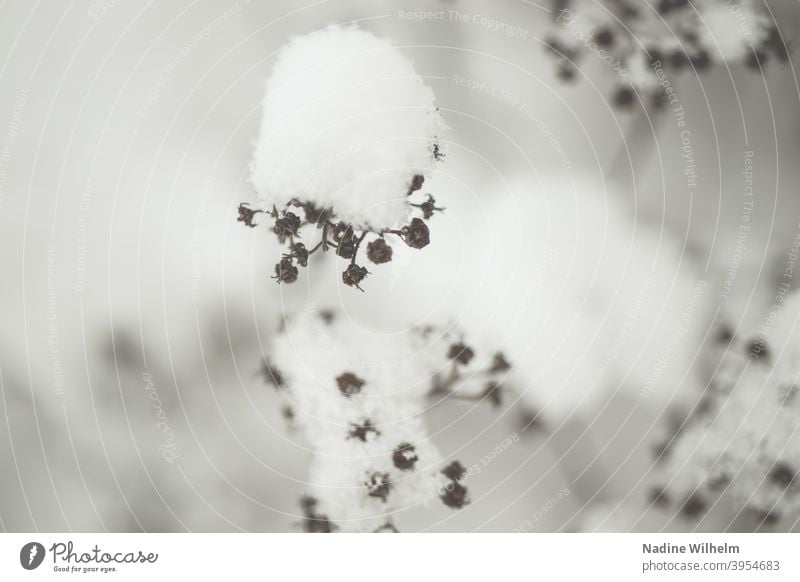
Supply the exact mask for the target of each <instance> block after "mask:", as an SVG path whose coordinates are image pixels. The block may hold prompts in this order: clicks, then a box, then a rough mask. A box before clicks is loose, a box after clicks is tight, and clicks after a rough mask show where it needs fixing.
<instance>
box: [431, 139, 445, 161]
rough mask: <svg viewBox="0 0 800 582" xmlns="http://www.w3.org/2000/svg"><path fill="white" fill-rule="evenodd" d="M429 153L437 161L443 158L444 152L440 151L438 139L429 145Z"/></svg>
mask: <svg viewBox="0 0 800 582" xmlns="http://www.w3.org/2000/svg"><path fill="white" fill-rule="evenodd" d="M431 154H432V155H433V159H434V160H436V161H437V162H441V161H442V160H443V159H444V152H443V151H442V147H441V146H440V145H439V142H438V141H435V142H433V145H432V146H431Z"/></svg>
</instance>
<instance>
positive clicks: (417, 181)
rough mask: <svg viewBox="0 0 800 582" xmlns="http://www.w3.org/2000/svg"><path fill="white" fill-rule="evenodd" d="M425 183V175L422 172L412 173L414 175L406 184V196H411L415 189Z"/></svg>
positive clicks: (418, 188)
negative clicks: (408, 183) (409, 182)
mask: <svg viewBox="0 0 800 582" xmlns="http://www.w3.org/2000/svg"><path fill="white" fill-rule="evenodd" d="M424 183H425V176H423V175H422V174H414V177H413V178H411V184H410V185H409V186H408V196H411V195H412V194H413V193H414V192H416V191H417V190H420V189H421V188H422V184H424Z"/></svg>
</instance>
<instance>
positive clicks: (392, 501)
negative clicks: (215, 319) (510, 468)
mask: <svg viewBox="0 0 800 582" xmlns="http://www.w3.org/2000/svg"><path fill="white" fill-rule="evenodd" d="M321 312H322V310H319V309H316V308H314V309H309V310H307V311H304V312H301V313H297V314H294V315H293V316H291V317H288V318H287V319H286V323H285V326H284V328H283V330H282V332H281V333H280V334H279V335H278V336H277V337H276V338H275V343H274V345H273V349H272V351H271V353H270V362H271V367H272V368H274V367H275V365H277V366H279V367H280V369H281V370H285V371H286V375H285V380H284V384H285V387H284V390H283V391H282V394H285V395H286V396H287V399H288V400H290V401H291V402H292V406H293V407H294V409H295V414H296V416H297V422H296V424H297V427H298V429H299V430H301V431H302V433H303V436H304V437H305V438H306V439H307V440H308V442H309V445H310V448H311V450H312V451H314V453H315V454H314V455H313V456H312V461H311V466H310V475H309V478H308V482H309V483H310V484H311V485H310V487H309V492H310V493H311V495H310V496H309V497H308V498H306V499H305V500H303V501H302V502H301V505H302V507H303V511H304V516H305V517H304V520H303V524H302V525H303V528H304V530H306V531H334V530H337V529H338V530H341V531H364V532H372V531H386V530H387V529H389V530H390V529H391V528H387V523H388V524H391V523H392V521H391V517H390V516H391V515H392V514H393V513H395V512H398V511H401V510H404V509H406V508H408V507H411V506H413V505H414V504H421V503H424V502H425V501H426V500H428V499H430V498H431V496H438V497H440V498H441V501H442V502H443V503H444V504H445V505H447V506H448V507H451V508H454V509H457V508H460V507H463V506H464V505H465V504H466V503H468V498H467V490H466V488H465V487H464V485H463V483H460V482H459V480H460V479H463V478H464V476H465V473H466V470H465V469H464V466H463V465H462V464H461V463H459V462H455V461H454V462H451V463H449V464H447V465H446V466H443V464H442V461H441V457H440V455H439V453H438V451H437V450H436V448H435V447H434V446H433V445H432V443H431V439H430V436H429V435H428V433H427V430H426V427H425V422H424V411H425V409H426V408H427V406H428V397H429V395H430V391H431V385H430V379H431V378H432V377H434V376H435V375H436V373H437V372H438V371H439V370H440V369H441V368H442V367H443V366H445V365H446V364H447V363H448V361H447V360H446V358H445V354H446V353H447V350H448V348H449V347H450V346H451V345H452V343H453V342H452V339H451V338H449V337H448V334H447V333H446V334H430V335H424V334H421V333H419V332H417V331H416V330H411V331H409V332H408V333H406V334H384V333H377V334H375V333H374V332H368V331H366V329H365V327H364V326H362V325H359V324H358V323H356V322H354V321H353V320H351V319H350V318H345V317H334V318H332V319H331V320H330V323H329V324H327V325H324V326H322V325H320V323H321V315H320V314H321ZM449 333H459V334H460V332H458V331H457V330H456V331H452V332H449ZM431 342H433V343H431ZM298 346H302V349H301V350H299V349H298ZM331 346H336V349H335V350H334V349H331ZM343 353H344V354H347V364H346V365H347V370H346V371H342V366H343V363H342V354H343ZM396 361H402V362H404V364H407V365H402V366H391V365H382V364H386V363H391V362H396ZM273 362H274V364H275V365H272V363H273ZM322 378H331V382H335V383H336V386H337V388H338V390H324V389H320V381H321V379H322ZM398 387H402V389H399V390H398ZM367 389H368V393H367V394H365V397H363V398H356V397H353V396H354V395H356V394H361V393H365V392H366V391H367ZM342 395H344V396H345V397H344V398H343V397H342ZM342 427H347V428H346V429H344V430H343V429H342ZM378 427H380V429H378ZM412 443H413V444H412ZM355 452H357V454H354V453H355Z"/></svg>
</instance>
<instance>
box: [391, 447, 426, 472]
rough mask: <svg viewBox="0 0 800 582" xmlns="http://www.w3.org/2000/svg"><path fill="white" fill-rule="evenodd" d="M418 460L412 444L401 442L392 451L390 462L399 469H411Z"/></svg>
mask: <svg viewBox="0 0 800 582" xmlns="http://www.w3.org/2000/svg"><path fill="white" fill-rule="evenodd" d="M418 460H419V458H418V457H417V453H416V449H414V445H411V444H409V443H402V444H401V445H399V446H398V447H397V448H396V449H395V450H394V453H392V462H393V463H394V466H395V467H397V468H398V469H400V470H401V471H411V470H412V469H413V468H414V465H416V463H417V461H418Z"/></svg>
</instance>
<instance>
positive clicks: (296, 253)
mask: <svg viewBox="0 0 800 582" xmlns="http://www.w3.org/2000/svg"><path fill="white" fill-rule="evenodd" d="M292 256H293V257H294V258H295V259H297V264H298V265H300V266H301V267H307V266H308V249H307V248H306V245H304V244H303V243H300V242H299V243H294V244H293V245H292Z"/></svg>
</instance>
